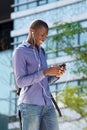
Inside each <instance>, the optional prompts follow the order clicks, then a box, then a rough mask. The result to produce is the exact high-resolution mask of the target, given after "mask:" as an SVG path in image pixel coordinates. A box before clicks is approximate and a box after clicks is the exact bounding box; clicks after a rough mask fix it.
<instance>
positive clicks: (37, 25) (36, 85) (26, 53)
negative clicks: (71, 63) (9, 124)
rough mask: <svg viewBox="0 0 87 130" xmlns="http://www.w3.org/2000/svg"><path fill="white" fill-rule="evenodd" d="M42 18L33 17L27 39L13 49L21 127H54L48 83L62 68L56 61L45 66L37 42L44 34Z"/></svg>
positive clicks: (37, 129) (30, 129)
mask: <svg viewBox="0 0 87 130" xmlns="http://www.w3.org/2000/svg"><path fill="white" fill-rule="evenodd" d="M48 30H49V28H48V25H47V23H46V22H44V21H43V20H40V19H37V20H35V21H33V22H32V23H31V25H30V28H29V34H28V38H27V40H25V41H23V43H22V44H20V45H19V46H18V47H17V48H16V49H15V51H14V54H13V69H14V75H15V80H16V84H17V85H18V87H19V88H21V91H20V95H19V99H18V106H19V110H20V112H21V117H22V130H42V129H43V128H42V126H43V124H44V125H45V127H46V130H58V129H59V128H58V120H57V116H56V112H55V108H54V106H53V103H52V100H51V95H50V89H49V83H52V82H54V81H56V80H57V79H58V78H59V77H60V76H61V75H62V74H63V73H64V71H65V67H64V68H62V69H61V68H60V67H59V66H57V65H54V66H53V67H50V68H48V67H47V62H46V56H45V51H44V49H43V48H42V47H41V46H40V45H41V44H42V43H43V42H44V41H45V40H46V37H47V35H48Z"/></svg>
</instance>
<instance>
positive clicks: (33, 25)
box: [30, 19, 48, 29]
mask: <svg viewBox="0 0 87 130" xmlns="http://www.w3.org/2000/svg"><path fill="white" fill-rule="evenodd" d="M41 26H43V27H45V28H47V29H48V25H47V23H46V22H45V21H43V20H40V19H37V20H34V21H33V22H32V23H31V25H30V28H32V29H38V28H40V27H41Z"/></svg>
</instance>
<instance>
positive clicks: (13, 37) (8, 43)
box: [0, 0, 87, 130]
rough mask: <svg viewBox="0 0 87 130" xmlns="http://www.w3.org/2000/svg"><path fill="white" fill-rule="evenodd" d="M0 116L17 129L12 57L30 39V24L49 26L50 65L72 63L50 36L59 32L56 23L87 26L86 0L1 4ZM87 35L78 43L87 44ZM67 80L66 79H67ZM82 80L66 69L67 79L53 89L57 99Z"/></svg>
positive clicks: (11, 0) (27, 0)
mask: <svg viewBox="0 0 87 130" xmlns="http://www.w3.org/2000/svg"><path fill="white" fill-rule="evenodd" d="M0 10H1V11H0V12H1V14H0V88H1V91H0V113H1V114H4V115H6V116H7V118H8V119H9V124H8V129H9V130H17V129H18V127H19V125H18V122H17V116H16V114H17V95H16V93H15V91H14V78H13V73H12V66H11V58H12V53H13V50H14V49H15V48H16V47H17V46H18V45H19V44H20V43H21V41H23V40H25V39H26V38H27V34H28V31H29V24H30V23H31V21H32V20H34V19H43V20H45V21H46V22H47V23H48V25H49V28H50V30H49V34H48V37H47V40H46V42H45V43H43V45H42V46H43V47H44V48H45V50H46V55H47V62H48V65H49V66H51V65H53V64H61V63H66V64H67V65H68V63H70V66H72V67H73V59H72V58H71V57H69V56H66V55H65V54H64V52H63V51H61V52H58V51H55V50H56V48H57V47H58V42H57V43H51V37H52V36H53V35H55V34H56V33H57V31H55V30H54V26H53V23H54V22H56V21H63V22H70V21H79V22H80V23H81V25H82V26H84V27H87V0H1V1H0ZM86 37H87V33H84V34H77V35H76V39H75V40H76V44H77V45H80V43H81V42H84V41H87V38H86ZM65 77H66V78H65ZM81 79H82V77H79V76H78V77H77V76H76V77H75V76H74V77H73V76H70V75H69V70H68V69H67V70H66V73H65V74H64V76H63V77H62V78H61V79H60V80H59V81H58V82H56V84H55V85H52V86H50V88H51V91H52V92H53V93H54V96H56V94H57V92H58V91H59V90H61V89H63V88H64V86H65V83H66V81H67V80H68V81H69V84H70V85H79V84H82V82H85V83H87V81H86V80H85V81H83V80H81Z"/></svg>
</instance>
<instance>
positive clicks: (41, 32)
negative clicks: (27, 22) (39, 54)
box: [34, 26, 48, 46]
mask: <svg viewBox="0 0 87 130" xmlns="http://www.w3.org/2000/svg"><path fill="white" fill-rule="evenodd" d="M47 35H48V29H47V28H45V27H43V26H42V27H40V28H39V29H37V30H35V31H34V40H35V44H36V45H38V46H39V45H40V44H42V43H43V42H44V41H45V40H46V37H47Z"/></svg>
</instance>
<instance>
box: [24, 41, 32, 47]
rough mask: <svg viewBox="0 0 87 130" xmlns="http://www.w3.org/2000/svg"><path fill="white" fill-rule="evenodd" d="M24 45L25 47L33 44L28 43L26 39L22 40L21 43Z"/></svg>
mask: <svg viewBox="0 0 87 130" xmlns="http://www.w3.org/2000/svg"><path fill="white" fill-rule="evenodd" d="M22 44H23V45H24V46H26V47H33V45H32V44H30V43H29V42H27V41H23V43H22Z"/></svg>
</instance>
